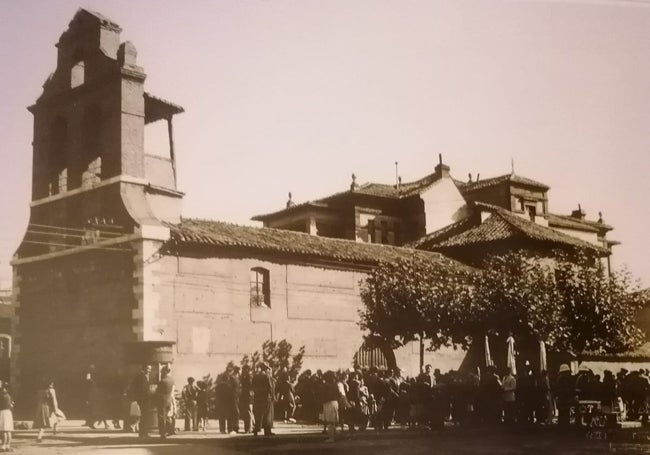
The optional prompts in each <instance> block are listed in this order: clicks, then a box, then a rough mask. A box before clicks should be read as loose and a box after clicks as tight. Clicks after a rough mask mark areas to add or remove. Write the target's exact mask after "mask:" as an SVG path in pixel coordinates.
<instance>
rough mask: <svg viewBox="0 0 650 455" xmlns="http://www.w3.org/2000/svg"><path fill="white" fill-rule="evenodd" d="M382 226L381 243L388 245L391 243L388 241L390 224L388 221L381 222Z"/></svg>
mask: <svg viewBox="0 0 650 455" xmlns="http://www.w3.org/2000/svg"><path fill="white" fill-rule="evenodd" d="M380 226H381V243H382V244H384V245H387V244H389V243H390V241H389V239H388V223H387V222H386V221H381V222H380Z"/></svg>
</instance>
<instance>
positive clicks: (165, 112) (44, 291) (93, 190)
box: [11, 9, 183, 412]
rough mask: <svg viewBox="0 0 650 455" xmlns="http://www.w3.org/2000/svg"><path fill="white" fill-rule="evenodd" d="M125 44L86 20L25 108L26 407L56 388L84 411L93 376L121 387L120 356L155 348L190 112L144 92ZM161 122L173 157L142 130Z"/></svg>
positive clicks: (21, 323) (22, 341)
mask: <svg viewBox="0 0 650 455" xmlns="http://www.w3.org/2000/svg"><path fill="white" fill-rule="evenodd" d="M120 32H121V29H120V27H119V26H118V25H117V24H116V23H115V22H113V21H111V20H110V19H107V18H106V17H104V16H102V15H101V14H98V13H95V12H91V11H88V10H85V9H79V10H78V11H77V13H76V14H75V16H74V18H73V19H72V21H71V22H70V24H69V26H68V29H67V30H66V31H65V32H64V33H63V34H62V35H61V37H60V39H59V42H58V43H57V44H56V47H57V48H58V58H57V66H56V69H55V71H54V72H53V73H52V74H51V75H50V76H49V78H48V79H47V81H46V82H45V84H44V85H43V93H42V95H41V96H40V97H39V98H38V100H37V101H36V103H35V104H33V105H32V106H30V107H29V108H28V109H29V111H30V112H31V113H32V114H33V116H34V140H33V180H32V200H31V203H30V210H31V212H30V220H29V225H28V227H27V231H26V233H25V236H24V238H23V241H22V243H21V245H20V246H19V247H18V249H17V252H16V254H15V256H14V260H13V266H14V295H15V302H16V308H17V318H16V321H15V323H14V332H13V333H15V334H16V335H15V338H14V341H13V353H12V367H11V370H12V371H11V377H12V383H13V384H14V385H15V386H17V387H18V388H19V391H20V395H21V396H23V397H28V396H30V394H31V393H32V392H33V390H34V388H35V387H36V386H37V385H38V383H39V381H42V380H43V379H48V380H54V381H55V383H57V390H58V392H59V394H60V395H62V396H61V397H60V398H59V399H60V400H61V401H63V402H66V401H67V400H70V401H69V403H70V404H71V406H72V408H71V409H70V412H74V411H75V410H76V409H77V408H79V409H80V408H81V406H82V403H81V402H80V401H79V399H80V398H82V397H79V396H78V395H79V394H78V393H75V391H78V390H79V387H80V386H82V385H83V381H84V377H85V375H84V372H85V370H86V369H87V368H88V365H90V364H92V365H95V367H96V368H97V369H98V370H99V374H100V375H102V376H104V377H105V378H113V376H114V377H115V378H117V377H119V376H120V375H121V374H123V373H124V371H122V370H123V359H124V352H123V349H124V348H123V346H124V345H125V344H128V343H133V342H139V341H140V342H141V341H148V340H155V339H156V336H155V333H156V331H155V321H153V320H152V317H151V316H150V313H151V311H150V310H147V309H146V305H145V302H147V301H151V300H152V299H153V300H155V296H152V295H151V294H152V293H151V291H150V289H151V280H154V279H155V278H154V275H155V273H156V271H155V260H154V259H155V255H156V254H157V251H158V249H159V248H160V246H161V245H162V243H163V242H164V241H165V240H167V239H168V238H169V229H168V228H167V227H166V223H177V222H179V220H180V212H181V202H182V197H183V193H181V192H179V191H178V190H177V187H176V163H175V155H174V142H173V128H172V117H173V116H174V115H175V114H178V113H181V112H183V108H182V107H180V106H177V105H175V104H172V103H170V102H167V101H165V100H162V99H160V98H157V97H154V96H152V95H150V94H148V93H147V92H145V91H144V82H145V78H146V75H145V73H144V70H143V69H142V68H141V67H139V66H138V65H137V51H136V49H135V46H134V45H133V44H131V43H130V42H128V41H127V42H120ZM158 121H165V122H167V127H168V128H167V131H168V133H169V153H165V154H163V155H151V156H150V155H147V154H145V151H144V130H145V125H147V124H149V123H153V122H158ZM152 258H153V259H152ZM152 304H153V305H154V306H155V302H153V303H152ZM102 369H103V370H104V371H101V370H102ZM17 401H18V400H17Z"/></svg>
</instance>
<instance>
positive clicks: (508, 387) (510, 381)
mask: <svg viewBox="0 0 650 455" xmlns="http://www.w3.org/2000/svg"><path fill="white" fill-rule="evenodd" d="M502 387H503V414H504V422H505V423H506V424H507V425H513V424H514V423H515V416H516V414H517V405H516V401H515V391H516V390H517V380H516V379H515V375H514V374H513V372H512V370H511V369H510V370H508V374H506V375H505V377H504V378H503V385H502Z"/></svg>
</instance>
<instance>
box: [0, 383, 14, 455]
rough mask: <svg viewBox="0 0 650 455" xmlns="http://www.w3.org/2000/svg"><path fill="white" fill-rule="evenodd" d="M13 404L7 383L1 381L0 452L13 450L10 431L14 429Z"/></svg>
mask: <svg viewBox="0 0 650 455" xmlns="http://www.w3.org/2000/svg"><path fill="white" fill-rule="evenodd" d="M13 404H14V403H13V400H12V399H11V395H9V390H8V389H7V384H5V383H3V384H2V389H1V390H0V432H2V448H0V452H13V450H14V449H12V448H11V432H12V431H14V417H13V413H12V408H13Z"/></svg>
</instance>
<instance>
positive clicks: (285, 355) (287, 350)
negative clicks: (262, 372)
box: [241, 339, 305, 378]
mask: <svg viewBox="0 0 650 455" xmlns="http://www.w3.org/2000/svg"><path fill="white" fill-rule="evenodd" d="M292 349H293V346H292V345H291V343H289V342H288V341H287V340H286V339H283V340H280V341H271V340H268V341H265V342H264V344H262V353H261V354H260V353H259V351H255V352H254V353H253V354H252V355H251V356H250V357H249V356H248V355H245V356H244V357H243V358H242V360H241V366H242V367H243V366H244V365H247V364H248V365H250V366H251V370H252V371H255V366H256V365H257V363H258V362H260V359H261V360H262V361H263V362H265V363H266V364H268V365H269V368H270V369H271V372H272V374H273V376H274V377H277V375H278V372H279V371H280V370H281V369H282V368H286V369H287V372H288V373H289V377H292V378H297V377H298V375H299V374H300V370H301V369H302V358H303V357H304V355H305V347H304V346H301V347H300V349H298V352H297V353H296V354H294V355H292V354H291V350H292Z"/></svg>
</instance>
